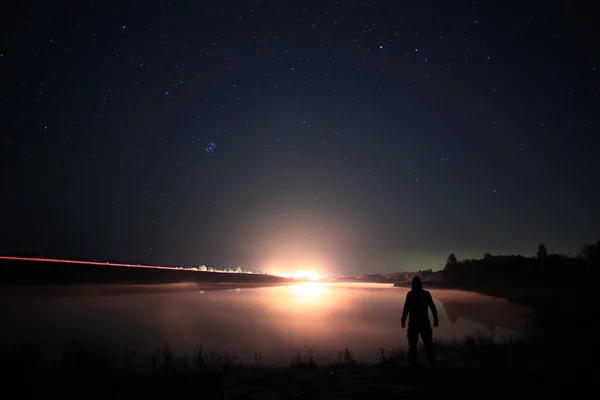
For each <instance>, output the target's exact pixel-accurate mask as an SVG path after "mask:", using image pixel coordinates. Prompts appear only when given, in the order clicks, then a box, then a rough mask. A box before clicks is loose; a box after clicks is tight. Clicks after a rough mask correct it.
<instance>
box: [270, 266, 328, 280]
mask: <svg viewBox="0 0 600 400" xmlns="http://www.w3.org/2000/svg"><path fill="white" fill-rule="evenodd" d="M271 274H272V275H276V276H280V277H282V278H293V279H302V280H309V281H320V280H322V279H324V278H325V276H324V275H321V274H319V273H318V272H317V271H315V270H302V269H299V270H297V271H296V272H294V273H292V274H286V273H279V272H272V273H271Z"/></svg>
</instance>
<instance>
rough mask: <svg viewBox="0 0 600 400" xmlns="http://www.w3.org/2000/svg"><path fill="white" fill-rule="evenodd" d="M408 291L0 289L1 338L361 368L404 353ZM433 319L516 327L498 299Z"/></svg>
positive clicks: (446, 324) (477, 299)
mask: <svg viewBox="0 0 600 400" xmlns="http://www.w3.org/2000/svg"><path fill="white" fill-rule="evenodd" d="M406 292H407V289H404V288H394V287H392V286H390V285H381V284H352V283H349V284H346V283H344V284H325V283H317V282H315V283H305V284H298V285H291V286H278V287H266V288H252V289H230V290H198V287H197V286H195V285H193V284H174V285H156V286H80V287H76V288H73V287H70V288H58V287H57V288H53V289H50V290H45V291H43V292H40V291H39V290H37V289H36V290H34V291H30V290H19V289H14V288H13V289H10V290H8V289H0V323H1V324H2V326H3V327H7V328H5V329H3V330H2V332H0V338H1V339H2V340H7V339H9V338H14V337H32V338H34V339H38V340H42V341H44V342H45V343H47V344H48V345H50V346H56V347H57V348H58V347H60V346H62V345H63V344H64V343H66V342H67V341H68V340H70V339H79V340H92V341H107V342H111V343H113V344H114V346H115V347H117V348H122V347H126V348H128V349H135V350H137V351H138V352H140V353H145V352H148V353H150V352H152V351H153V350H154V349H155V347H156V346H157V345H162V344H164V343H166V342H169V344H170V346H171V348H172V349H174V350H175V351H177V352H193V351H194V350H195V349H196V348H197V347H198V346H202V347H203V349H204V350H206V351H215V352H219V353H225V352H226V353H228V354H237V356H238V357H239V358H240V359H241V360H244V361H246V360H249V361H251V360H253V359H254V355H255V354H261V355H262V359H263V361H264V362H266V363H274V362H282V363H287V362H289V360H290V359H291V357H293V356H294V355H295V354H296V353H297V352H303V351H304V350H305V349H307V348H308V349H311V350H312V351H313V352H315V353H318V354H319V355H320V357H321V359H322V360H326V359H329V360H331V359H335V358H336V356H337V353H338V352H339V351H340V350H343V349H344V348H346V347H347V348H350V349H351V350H353V351H354V354H355V356H357V357H358V358H360V359H362V360H365V361H374V360H376V358H377V349H379V348H384V349H393V348H398V347H405V346H406V344H407V343H406V331H405V330H403V329H402V328H401V326H400V316H401V313H402V306H403V303H404V297H405V295H406ZM431 293H432V295H433V296H434V299H435V300H434V302H435V304H436V306H437V308H438V312H439V315H440V326H439V328H436V329H435V330H434V334H435V336H436V338H440V339H454V338H456V339H460V338H461V337H464V336H467V335H471V334H473V333H475V332H476V331H487V330H489V329H490V328H492V329H494V331H495V334H496V337H502V336H506V335H511V334H518V332H519V331H521V330H522V329H524V326H525V320H524V317H523V316H522V314H521V313H522V312H523V309H520V308H518V307H516V306H514V305H512V304H510V303H508V302H507V301H505V300H502V299H496V298H492V297H488V296H483V295H479V294H476V293H471V292H462V291H453V290H431Z"/></svg>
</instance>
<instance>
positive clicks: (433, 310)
mask: <svg viewBox="0 0 600 400" xmlns="http://www.w3.org/2000/svg"><path fill="white" fill-rule="evenodd" d="M427 303H428V304H427V305H428V306H429V308H431V313H432V314H433V324H434V325H436V326H437V324H438V322H439V319H438V312H437V308H436V307H435V303H434V302H433V296H431V293H429V292H427Z"/></svg>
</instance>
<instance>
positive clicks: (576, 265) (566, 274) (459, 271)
mask: <svg viewBox="0 0 600 400" xmlns="http://www.w3.org/2000/svg"><path fill="white" fill-rule="evenodd" d="M599 254H600V240H598V241H597V242H596V243H595V244H585V245H584V246H583V247H582V250H581V253H580V254H578V255H577V256H567V255H562V254H551V253H548V250H547V248H546V246H545V245H544V244H543V243H542V244H540V245H539V246H538V249H537V253H536V255H535V256H531V257H523V256H521V255H492V254H490V253H486V254H485V255H484V256H483V258H482V259H465V260H458V258H457V257H456V255H455V254H454V253H452V254H450V255H449V256H448V260H447V261H446V265H445V266H444V269H443V271H442V273H443V279H444V283H446V284H450V285H456V286H462V287H464V286H473V287H475V286H480V285H482V284H484V285H490V286H494V285H502V286H505V285H513V286H519V285H524V286H536V285H544V286H547V285H564V284H565V283H567V282H568V281H576V279H574V278H580V279H585V278H591V277H592V275H595V274H596V273H597V271H598V268H599V265H600V264H599V261H600V258H599Z"/></svg>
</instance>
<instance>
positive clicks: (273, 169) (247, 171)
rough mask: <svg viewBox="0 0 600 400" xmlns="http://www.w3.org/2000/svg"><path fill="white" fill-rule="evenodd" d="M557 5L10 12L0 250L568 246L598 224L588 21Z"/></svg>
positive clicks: (217, 257)
mask: <svg viewBox="0 0 600 400" xmlns="http://www.w3.org/2000/svg"><path fill="white" fill-rule="evenodd" d="M558 3H559V2H541V1H535V2H522V1H502V2H500V1H497V2H495V1H452V2H450V1H441V0H440V1H385V2H384V1H381V2H379V1H373V2H366V1H365V2H361V1H325V0H322V1H312V0H308V1H287V2H286V1H254V2H251V1H226V0H222V1H212V2H211V1H171V2H166V1H98V2H60V1H59V2H35V1H34V2H26V3H23V4H22V5H21V6H19V7H20V8H19V9H13V10H10V12H9V13H8V14H7V16H6V17H3V21H2V25H3V33H2V37H3V42H2V45H1V50H0V73H1V74H2V77H3V79H2V82H1V87H0V89H1V90H0V96H1V97H0V105H1V110H2V125H3V128H2V132H3V133H2V142H1V143H0V163H1V170H0V171H1V172H0V176H1V179H2V182H3V184H2V188H1V190H2V192H1V193H0V195H1V197H0V199H1V206H2V207H1V210H2V220H1V225H0V250H1V251H2V252H3V253H11V252H16V251H29V252H34V253H42V254H47V255H57V256H71V257H80V258H87V259H101V260H106V259H113V260H123V261H135V262H144V263H158V264H170V265H172V264H179V263H196V264H215V265H217V266H221V265H223V266H237V265H241V266H243V267H254V268H267V267H277V268H279V269H287V268H295V267H296V266H303V265H309V264H310V265H311V266H313V267H315V268H318V269H321V270H327V271H330V272H338V273H339V272H357V271H365V272H366V271H391V270H405V269H419V268H434V269H437V268H441V267H443V264H444V263H445V259H446V257H447V255H448V253H450V252H454V253H456V255H457V256H458V257H459V258H466V257H479V256H481V255H483V253H485V252H491V253H521V254H524V255H529V254H533V253H534V252H535V250H536V247H537V245H538V244H539V243H540V242H543V243H545V244H546V245H547V247H548V250H549V252H560V253H564V252H568V253H573V254H574V253H576V252H577V251H578V250H579V248H580V246H581V245H582V244H583V243H585V242H593V241H595V240H597V239H598V237H599V235H600V213H599V212H598V204H600V191H599V189H598V172H600V157H598V148H599V142H600V139H599V135H598V131H599V127H600V124H599V117H598V110H600V102H599V99H598V92H599V90H600V85H599V79H598V78H599V73H600V59H599V54H600V53H599V51H598V50H599V49H598V45H597V44H596V42H595V41H594V37H596V38H598V37H600V35H599V32H598V27H597V26H596V27H594V26H593V20H592V15H593V10H592V9H591V8H586V7H587V6H585V2H574V3H573V4H571V3H567V2H564V4H563V5H562V6H560V7H558V6H556V4H558ZM61 4H62V7H61ZM73 4H77V5H75V6H74V5H73ZM589 7H591V6H589Z"/></svg>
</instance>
